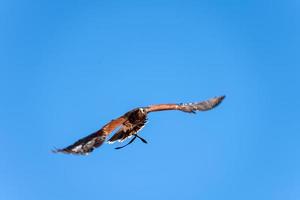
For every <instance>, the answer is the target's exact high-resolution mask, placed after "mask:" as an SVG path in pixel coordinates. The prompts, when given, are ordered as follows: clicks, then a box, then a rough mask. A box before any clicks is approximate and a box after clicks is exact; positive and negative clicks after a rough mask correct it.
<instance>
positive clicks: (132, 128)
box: [108, 117, 147, 144]
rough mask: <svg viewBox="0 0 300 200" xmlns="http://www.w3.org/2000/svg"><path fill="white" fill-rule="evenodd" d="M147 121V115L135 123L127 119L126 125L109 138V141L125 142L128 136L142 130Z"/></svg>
mask: <svg viewBox="0 0 300 200" xmlns="http://www.w3.org/2000/svg"><path fill="white" fill-rule="evenodd" d="M146 123H147V118H146V117H145V118H143V119H141V120H140V121H138V122H135V123H132V122H130V121H126V122H125V123H124V125H123V126H122V127H121V128H120V129H119V130H118V131H117V132H116V133H115V134H114V135H113V136H112V137H111V138H110V139H109V140H108V143H109V144H112V143H114V142H115V141H118V142H123V141H124V140H126V139H127V138H130V137H131V136H132V135H133V134H136V133H137V132H139V131H140V130H142V128H144V126H145V124H146Z"/></svg>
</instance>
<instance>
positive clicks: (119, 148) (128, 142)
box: [115, 135, 137, 149]
mask: <svg viewBox="0 0 300 200" xmlns="http://www.w3.org/2000/svg"><path fill="white" fill-rule="evenodd" d="M136 137H137V135H134V138H132V139H131V140H130V141H129V142H128V143H127V144H125V145H123V146H120V147H116V148H115V149H122V148H124V147H126V146H127V145H130V144H131V143H132V142H133V141H134V140H135V139H136Z"/></svg>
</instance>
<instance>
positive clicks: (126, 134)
mask: <svg viewBox="0 0 300 200" xmlns="http://www.w3.org/2000/svg"><path fill="white" fill-rule="evenodd" d="M224 98H225V96H219V97H215V98H211V99H208V100H206V101H202V102H196V103H186V104H183V103H181V104H157V105H151V106H147V107H140V108H135V109H133V110H131V111H129V112H127V113H125V114H124V115H122V116H121V117H119V118H117V119H114V120H112V121H110V122H109V123H107V124H106V125H104V126H103V127H102V128H101V129H100V130H98V131H96V132H95V133H92V134H90V135H88V136H86V137H84V138H82V139H80V140H78V141H76V142H75V143H74V144H72V145H70V146H68V147H66V148H63V149H56V150H54V152H55V153H57V152H61V153H67V154H79V155H87V154H89V153H90V152H92V151H93V150H94V149H95V148H97V147H99V146H101V145H102V144H103V143H104V142H105V140H106V138H107V136H108V135H109V134H111V133H112V132H113V131H114V130H115V129H116V128H118V127H120V128H119V129H118V130H117V131H116V133H115V134H114V135H113V136H112V137H111V138H110V139H109V140H108V143H110V144H111V143H114V142H116V141H118V142H123V141H124V140H126V139H127V138H130V137H132V136H133V139H132V140H131V141H130V142H129V143H128V144H130V143H132V142H133V141H134V140H135V139H136V138H139V139H141V140H142V142H144V143H147V141H146V140H145V139H143V138H141V137H140V136H139V135H138V134H137V133H138V132H139V131H140V130H141V129H142V128H143V127H144V126H145V124H146V122H147V115H148V113H150V112H157V111H164V110H179V111H183V112H187V113H196V111H206V110H211V109H213V108H214V107H216V106H217V105H219V104H220V103H221V102H222V100H223V99H224ZM128 144H126V145H124V146H122V147H118V148H116V149H120V148H123V147H125V146H127V145H128Z"/></svg>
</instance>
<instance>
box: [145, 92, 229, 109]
mask: <svg viewBox="0 0 300 200" xmlns="http://www.w3.org/2000/svg"><path fill="white" fill-rule="evenodd" d="M224 98H225V96H220V97H215V98H211V99H208V100H206V101H201V102H195V103H185V104H183V103H181V104H157V105H152V106H149V107H147V108H146V112H147V113H149V112H156V111H163V110H180V111H183V112H188V113H196V111H206V110H210V109H213V108H214V107H216V106H217V105H219V104H220V103H221V102H222V101H223V99H224Z"/></svg>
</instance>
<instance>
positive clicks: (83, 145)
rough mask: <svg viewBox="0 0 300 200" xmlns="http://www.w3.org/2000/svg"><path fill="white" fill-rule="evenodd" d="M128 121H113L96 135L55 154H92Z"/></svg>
mask: <svg viewBox="0 0 300 200" xmlns="http://www.w3.org/2000/svg"><path fill="white" fill-rule="evenodd" d="M125 121H126V118H125V117H124V116H122V117H120V118H118V119H115V120H112V121H111V122H109V123H108V124H106V125H105V126H103V128H102V129H100V130H99V131H96V132H95V133H92V134H90V135H88V136H86V137H84V138H82V139H80V140H78V141H76V142H75V143H74V144H72V145H70V146H68V147H66V148H63V149H56V150H54V151H53V152H55V153H57V152H61V153H67V154H81V155H87V154H89V153H90V152H92V151H93V150H94V149H95V148H97V147H99V146H101V145H102V144H103V142H104V141H105V139H106V137H107V136H108V135H109V134H110V133H111V132H112V131H113V130H114V129H116V128H117V127H118V126H120V125H121V124H123V123H124V122H125Z"/></svg>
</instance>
